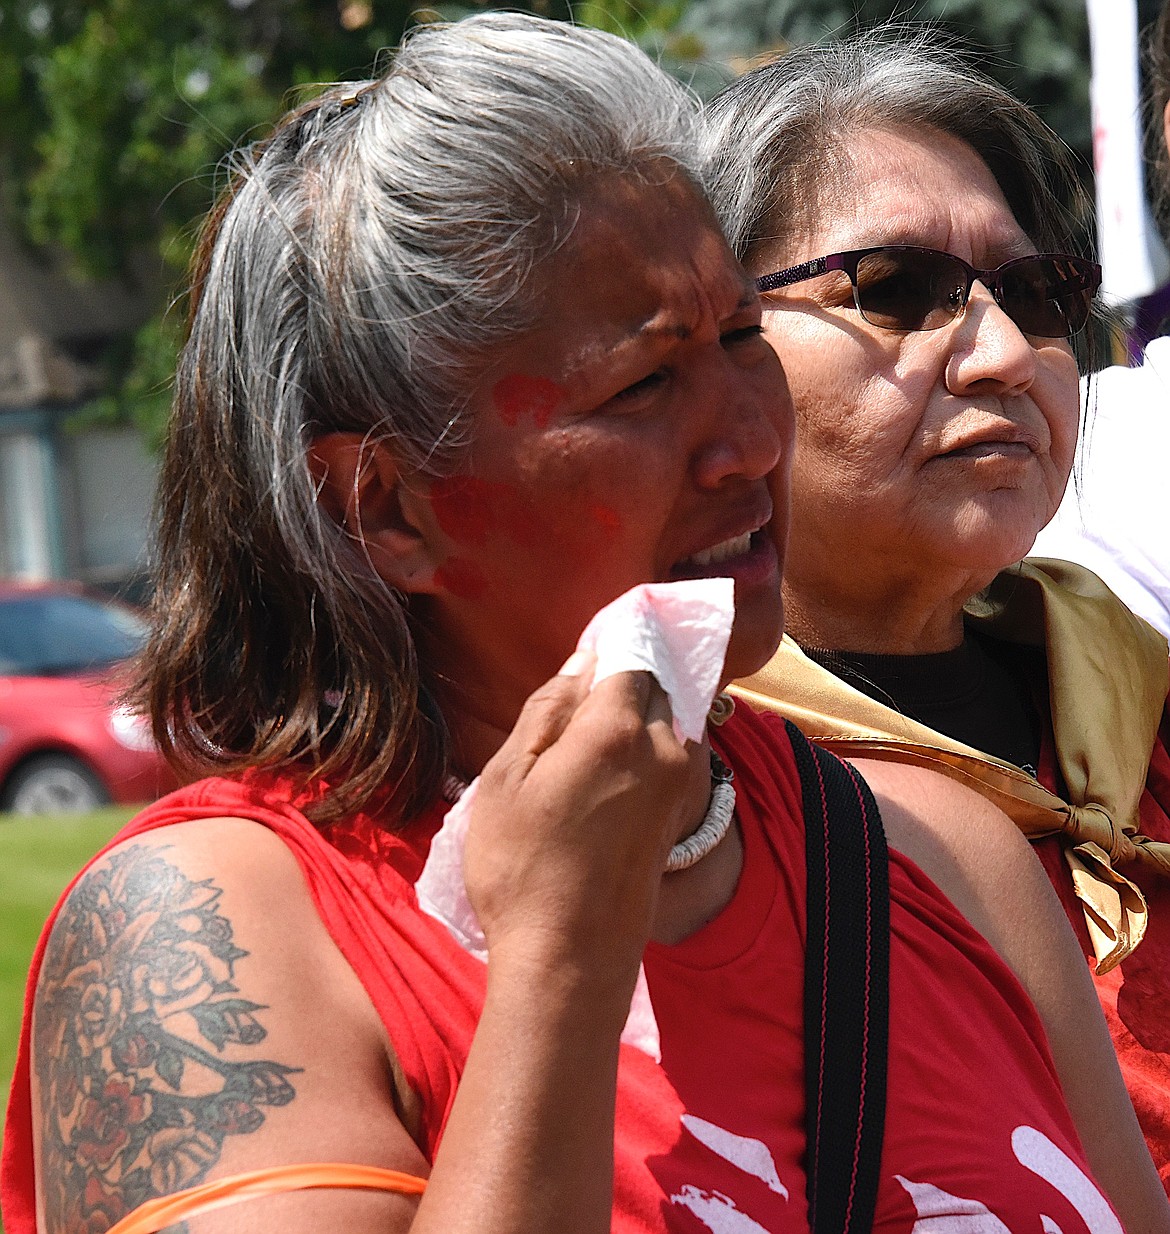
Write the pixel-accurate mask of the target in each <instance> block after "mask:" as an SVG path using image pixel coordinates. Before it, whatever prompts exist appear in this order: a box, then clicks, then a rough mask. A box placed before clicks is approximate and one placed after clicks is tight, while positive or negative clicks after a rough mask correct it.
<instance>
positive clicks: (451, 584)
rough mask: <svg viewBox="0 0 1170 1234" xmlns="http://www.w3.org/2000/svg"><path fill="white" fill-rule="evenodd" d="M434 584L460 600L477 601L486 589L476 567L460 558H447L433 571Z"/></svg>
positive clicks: (479, 571) (481, 574)
mask: <svg viewBox="0 0 1170 1234" xmlns="http://www.w3.org/2000/svg"><path fill="white" fill-rule="evenodd" d="M435 582H436V583H438V585H439V586H440V587H442V588H443V590H444V591H449V592H450V593H451V594H452V595H453V596H458V597H459V598H460V599H461V600H478V599H479V598H480V597H481V596H482V595H483V594H484V592H485V591H487V589H488V582H487V579H486V578H484V576H483V573H482V571H481V570H480V569H479V567H478V566H476V565H474V564H473V563H472V562H470V561H464V560H463V559H462V558H461V557H449V558H448V559H447V560H446V561H445V562H443V564H442V565H441V566H440V567H439V568H438V569H437V570H436V571H435Z"/></svg>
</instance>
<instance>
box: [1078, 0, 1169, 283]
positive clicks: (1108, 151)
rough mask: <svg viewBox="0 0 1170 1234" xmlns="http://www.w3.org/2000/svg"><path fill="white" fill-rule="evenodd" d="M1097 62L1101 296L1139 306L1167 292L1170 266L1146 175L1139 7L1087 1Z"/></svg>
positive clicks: (1094, 97)
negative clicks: (1152, 294) (1157, 292)
mask: <svg viewBox="0 0 1170 1234" xmlns="http://www.w3.org/2000/svg"><path fill="white" fill-rule="evenodd" d="M1086 4H1087V7H1088V14H1089V41H1090V45H1091V48H1092V55H1093V75H1092V80H1091V83H1090V90H1089V93H1090V99H1091V102H1092V110H1093V166H1094V170H1095V172H1096V183H1097V246H1098V252H1099V255H1100V259H1101V265H1102V268H1103V270H1104V278H1103V280H1102V284H1101V294H1102V296H1103V297H1104V299H1106V300H1108V301H1110V302H1111V303H1120V302H1124V301H1130V300H1135V299H1137V298H1138V297H1139V296H1144V295H1148V294H1149V293H1150V292H1151V291H1153V290H1155V288H1157V287H1159V286H1161V284H1162V282H1163V281H1164V279H1165V278H1166V275H1167V273H1168V272H1170V261H1168V260H1167V255H1166V250H1165V248H1164V247H1163V245H1162V241H1161V238H1160V237H1159V235H1158V232H1157V229H1156V228H1155V226H1154V222H1153V218H1152V217H1151V214H1150V207H1149V204H1148V202H1147V201H1146V193H1145V181H1144V178H1143V175H1142V138H1141V95H1140V90H1141V87H1140V76H1139V72H1138V28H1137V4H1136V0H1086Z"/></svg>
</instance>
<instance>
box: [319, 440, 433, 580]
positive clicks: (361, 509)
mask: <svg viewBox="0 0 1170 1234" xmlns="http://www.w3.org/2000/svg"><path fill="white" fill-rule="evenodd" d="M308 463H309V471H310V473H311V474H312V476H313V480H314V483H315V484H316V487H317V502H318V504H319V505H320V506H321V508H322V509H323V510H324V511H325V512H326V514H328V515H329V517H330V518H331V519H332V520H333V521H334V522H335V523H336V524H337V525H338V526H339V527H341V528H342V529H343V530H344V531H345V532H346V533H347V534H348V535H349V536H350V538H351V539H352V540H354V541H356V542H357V543H359V544H360V545H362V546H363V549H364V551H365V553H366V554H367V555H368V557H369V560H370V562H371V564H372V565H373V567H374V569H375V570H377V572H378V574H379V576H380V577H381V578H383V579H385V580H386V582H387V583H389V584H390V585H391V586H392V587H397V588H398V589H399V591H403V592H406V593H408V594H430V593H433V592H435V591H436V590H437V588H436V585H435V570H436V568H437V566H438V565H439V564H440V562H441V560H442V558H441V554H437V553H436V546H435V545H434V544H433V542H432V541H433V539H434V533H433V528H432V526H431V522H432V520H430V519H429V518H428V517H427V515H428V513H429V506H428V505H427V503H426V499H425V498H424V497H422V496H420V495H419V494H418V493H415V492H413V491H412V490H410V489H409V488H408V487H407V486H406V484H405V482H404V481H403V478H402V473H401V470H400V469H399V466H398V464H397V462H396V461H395V459H394V458H393V456H392V455H391V453H390V451H389V450H388V449H387V448H386V446H385V445H383V444H381V443H379V442H376V441H371V440H370V438H369V436H368V435H367V434H364V433H325V434H323V435H322V436H320V437H317V438H315V439H314V440H313V441H312V442H311V443H310V445H309V450H308Z"/></svg>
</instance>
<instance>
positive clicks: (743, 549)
mask: <svg viewBox="0 0 1170 1234" xmlns="http://www.w3.org/2000/svg"><path fill="white" fill-rule="evenodd" d="M775 565H776V550H775V546H774V545H773V544H772V538H771V536H769V535H768V532H767V529H766V528H765V527H757V528H756V529H755V531H745V532H743V533H742V534H740V535H738V536H731V537H730V538H729V539H727V540H720V541H719V543H718V544H712V545H711V546H710V548H704V549H700V550H699V551H698V552H697V553H692V554H691V556H689V557H686V558H684V559H683V560H682V561H679V562H676V563H675V565H674V566H672V567H671V570H670V577H671V578H672V579H680V578H719V577H722V578H733V579H736V580H737V581H742V582H751V581H755V577H756V575H759V576H760V577H761V578H762V577H763V576H764V575H766V574H767V573H768V572H769V571H770V570H771V569H773V568H774V567H775Z"/></svg>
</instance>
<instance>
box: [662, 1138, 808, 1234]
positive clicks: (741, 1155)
mask: <svg viewBox="0 0 1170 1234" xmlns="http://www.w3.org/2000/svg"><path fill="white" fill-rule="evenodd" d="M682 1123H683V1126H684V1127H685V1128H686V1129H687V1130H688V1131H689V1132H690V1133H691V1135H693V1136H694V1137H695V1139H696V1140H698V1141H699V1142H700V1143H701V1144H704V1145H706V1147H707V1148H709V1149H710V1150H711V1151H712V1152H713V1153H714V1154H715V1155H716V1156H718V1157H722V1158H723V1160H724V1161H726V1162H728V1163H729V1164H730V1165H733V1166H735V1167H736V1168H737V1169H740V1170H743V1171H744V1172H745V1173H746V1174H751V1175H752V1176H753V1177H755V1178H758V1179H760V1180H761V1181H762V1182H764V1183H765V1184H766V1185H767V1187H768V1189H769V1190H770V1191H773V1192H775V1193H776V1194H777V1195H779V1196H782V1197H783V1198H784V1199H788V1188H787V1187H785V1185H784V1184H783V1183H782V1182H781V1181H780V1176H779V1174H778V1173H777V1172H776V1161H775V1159H774V1158H773V1156H772V1154H771V1152H770V1151H769V1149H768V1146H767V1145H766V1144H764V1143H763V1142H762V1141H761V1140H753V1139H751V1138H750V1137H748V1136H743V1135H736V1134H735V1133H734V1132H731V1131H727V1130H725V1129H724V1128H723V1127H718V1126H716V1125H715V1123H709V1122H707V1121H706V1120H705V1119H702V1118H696V1117H695V1116H694V1115H693V1114H684V1115H683V1116H682ZM670 1201H671V1203H672V1204H678V1205H679V1206H680V1207H682V1208H685V1209H688V1210H689V1211H690V1212H692V1213H694V1215H695V1216H696V1217H698V1219H699V1220H700V1221H701V1222H702V1223H703V1224H704V1225H705V1226H706V1227H707V1229H709V1230H710V1231H711V1232H712V1234H769V1232H768V1229H767V1227H766V1226H762V1225H760V1223H759V1222H758V1221H755V1220H754V1219H753V1218H751V1217H749V1216H748V1215H747V1213H745V1212H744V1211H743V1210H742V1209H740V1208H738V1207H737V1206H736V1203H735V1201H734V1200H733V1199H732V1198H731V1197H730V1196H727V1195H724V1194H723V1192H722V1191H705V1190H703V1188H701V1187H695V1186H691V1185H690V1184H687V1185H686V1186H684V1187H683V1188H682V1190H681V1191H679V1192H678V1193H677V1194H675V1195H672V1196H671V1197H670Z"/></svg>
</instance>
